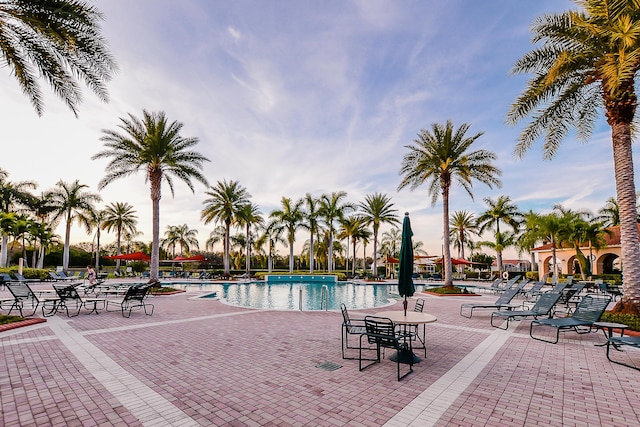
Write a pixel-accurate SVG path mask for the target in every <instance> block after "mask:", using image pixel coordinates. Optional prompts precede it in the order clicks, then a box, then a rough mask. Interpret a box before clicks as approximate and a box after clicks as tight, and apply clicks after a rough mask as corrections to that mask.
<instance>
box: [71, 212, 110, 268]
mask: <svg viewBox="0 0 640 427" xmlns="http://www.w3.org/2000/svg"><path fill="white" fill-rule="evenodd" d="M105 217H106V214H105V211H104V210H99V209H92V210H91V211H89V212H87V214H86V215H80V216H79V217H78V220H79V222H80V223H81V224H82V225H84V227H85V229H86V230H87V234H90V233H91V232H92V231H93V229H94V228H95V230H96V235H95V236H96V252H95V254H96V264H95V269H96V271H100V237H101V235H100V232H101V230H104V219H105Z"/></svg>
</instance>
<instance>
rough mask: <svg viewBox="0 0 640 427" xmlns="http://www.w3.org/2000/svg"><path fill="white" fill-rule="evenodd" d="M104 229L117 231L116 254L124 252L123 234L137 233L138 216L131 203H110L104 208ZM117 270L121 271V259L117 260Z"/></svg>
mask: <svg viewBox="0 0 640 427" xmlns="http://www.w3.org/2000/svg"><path fill="white" fill-rule="evenodd" d="M103 226H104V229H105V230H106V231H107V232H109V233H110V232H111V231H113V230H115V231H116V248H117V249H116V255H121V254H122V234H123V233H135V231H136V227H137V226H138V216H137V215H136V211H135V209H133V206H131V205H130V204H129V203H126V202H115V203H110V204H109V205H107V207H106V208H105V209H104V221H103ZM116 270H117V271H118V272H120V260H119V259H118V260H116Z"/></svg>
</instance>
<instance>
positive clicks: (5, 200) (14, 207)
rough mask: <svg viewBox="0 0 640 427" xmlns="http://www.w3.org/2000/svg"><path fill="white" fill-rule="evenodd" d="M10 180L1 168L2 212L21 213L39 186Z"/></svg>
mask: <svg viewBox="0 0 640 427" xmlns="http://www.w3.org/2000/svg"><path fill="white" fill-rule="evenodd" d="M0 22H1V21H0ZM0 31H1V30H0ZM8 178H9V173H8V172H7V171H5V170H4V169H2V168H0V212H7V213H9V212H14V213H19V212H20V211H21V208H23V207H25V206H28V205H29V203H30V202H31V200H32V199H33V196H32V195H31V193H30V192H29V190H33V189H35V188H36V187H37V184H36V183H35V182H34V181H19V182H11V181H9V179H8ZM3 230H5V228H2V229H0V231H2V244H1V245H2V246H0V267H6V266H7V261H8V251H7V245H8V242H9V236H8V234H7V233H6V232H4V231H3Z"/></svg>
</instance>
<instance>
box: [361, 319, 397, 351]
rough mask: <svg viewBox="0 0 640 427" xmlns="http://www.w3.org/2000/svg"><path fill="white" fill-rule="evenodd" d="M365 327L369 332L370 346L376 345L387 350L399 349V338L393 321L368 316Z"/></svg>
mask: <svg viewBox="0 0 640 427" xmlns="http://www.w3.org/2000/svg"><path fill="white" fill-rule="evenodd" d="M364 325H365V328H366V330H367V340H368V341H369V344H376V345H378V346H380V347H386V348H398V336H397V335H396V333H395V324H394V323H393V321H392V320H391V319H389V318H386V317H377V316H366V317H365V318H364Z"/></svg>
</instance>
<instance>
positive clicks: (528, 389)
mask: <svg viewBox="0 0 640 427" xmlns="http://www.w3.org/2000/svg"><path fill="white" fill-rule="evenodd" d="M40 286H42V287H47V286H50V285H35V286H34V287H40ZM6 296H8V292H7V291H5V290H0V298H2V297H6ZM193 296H195V293H191V292H186V293H181V294H177V295H172V296H152V297H150V299H149V302H151V303H153V304H154V305H155V311H154V314H153V316H145V315H144V313H143V312H141V311H139V310H138V311H134V312H133V314H132V316H131V318H129V319H126V318H123V317H122V316H121V314H120V313H119V312H109V313H106V312H101V313H100V314H99V315H95V314H90V315H85V314H80V315H79V316H78V317H75V318H71V319H69V318H67V317H66V315H64V314H58V315H55V316H53V317H50V318H47V321H46V322H45V323H40V324H37V325H33V326H27V327H23V328H18V329H13V330H9V331H4V332H0V354H2V361H3V366H2V368H1V370H0V405H1V406H0V410H1V411H0V425H2V426H5V427H17V426H21V427H25V426H106V425H114V426H211V425H215V426H218V425H221V426H222V425H225V426H226V425H229V426H263V425H268V426H343V425H349V426H382V425H387V426H420V427H424V426H536V425H544V426H640V421H639V419H640V387H638V384H640V371H636V370H633V369H630V368H626V367H623V366H619V365H614V364H612V363H611V362H609V361H608V360H607V358H606V355H605V349H604V348H603V347H595V346H594V345H595V344H599V343H602V342H604V337H603V334H602V332H598V333H590V334H585V335H578V334H575V333H573V332H567V333H563V334H561V338H560V343H558V344H556V345H553V344H547V343H544V342H540V341H536V340H533V339H531V338H530V337H529V323H530V321H528V320H524V321H521V322H513V323H512V324H510V326H509V329H508V330H506V331H503V330H499V329H495V328H492V327H491V326H490V324H489V317H490V313H491V311H490V310H481V311H477V312H476V313H474V316H473V318H472V319H466V318H464V317H461V316H460V315H459V314H458V312H459V307H460V304H462V303H463V302H464V303H466V302H488V303H489V302H493V301H494V300H495V299H496V296H495V295H492V294H490V293H487V294H486V295H483V296H480V297H434V296H424V298H425V299H426V304H425V312H428V313H431V314H434V315H435V316H437V317H438V321H437V322H436V323H433V324H429V325H427V356H426V358H424V360H423V361H422V362H421V363H419V364H417V365H415V366H414V372H413V373H411V374H410V375H409V376H408V377H406V378H404V379H403V380H402V381H400V382H398V381H397V380H396V376H395V375H396V366H395V364H394V363H393V362H391V361H389V360H388V359H385V360H383V362H382V363H381V364H376V365H374V366H371V367H369V368H368V369H366V370H365V371H362V372H359V371H358V361H357V360H343V359H342V358H341V353H340V328H341V323H342V316H341V314H340V312H337V311H332V312H318V311H316V312H299V311H269V310H255V309H243V308H238V307H233V306H229V305H226V304H224V303H223V302H221V301H217V300H213V299H203V298H192V297H193ZM416 296H418V295H416ZM409 307H410V309H411V308H413V302H410V303H409ZM388 309H398V310H400V309H401V303H400V302H398V303H397V304H396V305H395V306H393V307H390V308H389V307H387V308H384V309H382V310H388ZM376 311H381V310H380V309H368V310H357V311H356V310H352V311H351V312H350V314H351V315H352V317H361V316H364V315H366V314H374V313H375V312H376ZM420 351H421V350H420ZM420 351H416V352H417V353H418V354H419V355H421V356H424V353H420ZM352 354H353V353H352ZM626 354H627V353H626V352H625V353H618V354H616V355H615V356H619V357H625V355H626ZM636 360H637V359H636ZM327 362H330V364H336V365H338V366H339V368H338V369H335V370H327V369H322V368H321V367H319V366H321V365H323V364H326V363H327ZM334 367H336V366H334ZM403 368H404V366H403Z"/></svg>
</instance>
